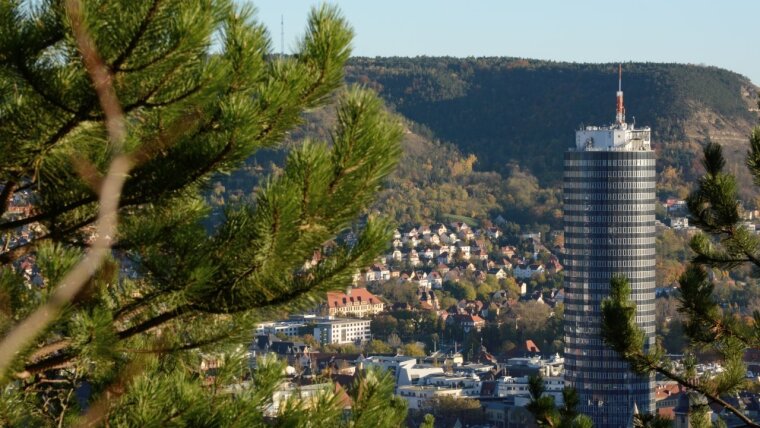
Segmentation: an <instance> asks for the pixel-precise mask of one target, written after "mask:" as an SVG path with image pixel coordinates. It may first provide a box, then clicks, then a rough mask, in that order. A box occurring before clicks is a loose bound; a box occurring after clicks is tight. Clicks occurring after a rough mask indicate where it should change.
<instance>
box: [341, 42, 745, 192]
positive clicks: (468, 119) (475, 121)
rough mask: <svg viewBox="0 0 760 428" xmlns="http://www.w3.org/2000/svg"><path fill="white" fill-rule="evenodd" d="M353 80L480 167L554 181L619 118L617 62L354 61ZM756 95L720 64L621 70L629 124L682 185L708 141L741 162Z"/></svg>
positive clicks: (629, 66)
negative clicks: (572, 156) (586, 141)
mask: <svg viewBox="0 0 760 428" xmlns="http://www.w3.org/2000/svg"><path fill="white" fill-rule="evenodd" d="M347 80H348V81H349V82H358V83H362V84H365V85H367V86H370V87H372V88H374V89H376V90H377V91H378V92H380V94H381V95H382V96H383V97H384V98H385V99H386V102H387V103H388V104H389V105H390V106H392V107H393V108H395V110H396V111H398V112H399V113H401V114H402V115H404V116H405V117H407V118H409V119H411V120H413V121H415V122H417V123H419V124H421V125H423V126H425V127H427V128H429V129H430V130H431V131H432V133H433V134H434V135H435V137H436V138H438V139H441V140H444V141H449V142H452V143H454V144H455V145H457V146H458V147H459V148H460V149H461V150H462V151H463V152H465V153H473V154H475V155H476V156H477V158H478V163H477V166H476V167H477V168H478V169H480V170H492V171H498V172H502V173H503V172H505V171H507V170H508V164H509V163H510V162H516V163H517V164H519V165H520V166H521V167H523V168H527V169H529V170H530V171H531V172H532V173H533V174H534V175H535V176H537V177H538V178H539V180H540V181H541V182H542V183H544V184H545V185H556V183H557V181H558V179H559V178H560V177H561V173H562V154H563V152H564V151H565V150H566V149H567V148H569V147H570V146H571V145H572V144H573V141H574V131H575V129H577V128H578V127H579V126H580V125H581V124H584V123H585V124H607V123H610V122H612V120H613V119H614V115H615V91H616V90H617V64H577V63H561V62H548V61H538V60H526V59H516V58H466V59H456V58H446V57H418V58H354V59H352V60H351V61H350V63H349V66H348V69H347ZM756 90H757V88H756V87H754V86H753V85H752V84H751V82H750V81H749V80H748V79H747V78H745V77H743V76H741V75H739V74H736V73H733V72H730V71H727V70H723V69H719V68H716V67H704V66H695V65H681V64H657V63H627V64H623V91H624V92H625V105H626V111H627V118H628V121H629V122H630V121H632V120H633V118H634V117H635V120H636V124H637V125H639V126H644V125H648V126H651V127H652V128H653V132H654V135H653V140H654V143H655V148H656V150H658V152H659V158H660V163H659V166H660V169H661V170H662V169H663V168H666V167H667V166H673V167H675V170H676V173H678V174H681V173H682V174H684V175H686V177H678V178H679V179H681V180H682V179H686V180H687V181H690V180H691V179H693V177H690V176H688V175H689V174H690V173H691V172H692V171H694V168H692V164H693V163H696V162H695V161H696V159H698V151H699V147H700V146H701V144H702V143H704V141H705V140H707V139H708V138H710V139H712V140H713V141H719V142H721V143H724V144H725V145H727V146H729V147H730V148H732V151H729V152H730V153H729V156H730V155H731V153H735V154H736V159H733V160H734V161H737V162H738V161H739V160H740V158H741V157H742V156H743V155H744V153H746V148H745V147H746V144H747V143H746V141H747V139H746V135H747V134H748V132H749V129H750V127H751V126H752V125H753V124H755V123H756V121H757V114H756V112H754V111H751V108H752V107H756V101H754V100H755V99H756ZM742 145H743V146H742ZM729 160H732V159H729ZM681 180H678V181H681Z"/></svg>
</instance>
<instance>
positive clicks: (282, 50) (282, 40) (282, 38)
mask: <svg viewBox="0 0 760 428" xmlns="http://www.w3.org/2000/svg"><path fill="white" fill-rule="evenodd" d="M280 56H281V57H282V56H285V15H280Z"/></svg>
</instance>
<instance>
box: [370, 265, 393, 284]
mask: <svg viewBox="0 0 760 428" xmlns="http://www.w3.org/2000/svg"><path fill="white" fill-rule="evenodd" d="M389 279H391V271H390V270H388V268H387V267H385V266H384V265H381V264H375V265H373V266H372V267H371V268H370V269H369V270H368V271H367V272H366V273H365V275H364V280H365V281H367V282H381V281H388V280H389Z"/></svg>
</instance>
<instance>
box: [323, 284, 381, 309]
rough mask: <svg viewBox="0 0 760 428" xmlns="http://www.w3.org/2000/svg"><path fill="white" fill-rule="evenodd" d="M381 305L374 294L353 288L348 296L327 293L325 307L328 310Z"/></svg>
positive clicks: (364, 289)
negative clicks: (328, 308)
mask: <svg viewBox="0 0 760 428" xmlns="http://www.w3.org/2000/svg"><path fill="white" fill-rule="evenodd" d="M377 303H382V302H381V301H380V299H379V298H378V297H377V296H375V295H374V294H372V293H370V292H369V291H367V289H366V288H353V289H351V290H349V294H346V293H341V292H335V291H333V292H328V293H327V306H328V307H330V308H345V307H350V306H356V305H374V304H377Z"/></svg>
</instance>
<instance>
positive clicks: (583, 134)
mask: <svg viewBox="0 0 760 428" xmlns="http://www.w3.org/2000/svg"><path fill="white" fill-rule="evenodd" d="M623 120H624V119H623ZM649 136H650V130H649V128H643V129H633V127H630V128H629V126H628V125H627V124H625V123H624V122H622V123H618V124H615V125H612V126H610V127H604V128H598V127H587V128H586V129H584V130H580V131H578V132H577V133H576V148H575V149H573V150H571V151H568V152H567V153H566V154H565V165H564V166H565V168H564V186H563V202H564V233H565V259H564V265H565V284H564V285H565V293H566V294H565V325H564V331H565V378H566V383H567V384H568V385H569V386H572V387H574V388H575V389H576V390H577V391H578V393H579V395H580V405H579V408H578V409H577V410H578V411H579V412H581V413H583V414H586V415H588V416H590V417H591V418H592V419H593V421H594V426H595V427H616V428H617V427H628V426H630V424H631V421H632V416H633V408H634V403H635V404H636V406H637V407H638V409H639V411H640V412H642V413H652V412H654V410H655V403H654V378H653V376H638V375H635V374H633V373H632V372H631V370H630V368H629V365H628V363H626V362H625V361H623V360H621V359H620V357H618V355H617V353H616V352H615V351H613V350H611V349H609V348H608V347H607V346H605V345H604V343H603V341H602V339H601V337H600V324H601V302H602V300H604V298H606V297H607V296H608V295H609V289H610V279H611V278H612V276H613V275H616V274H622V275H625V276H626V277H627V278H628V280H629V281H630V284H631V289H632V296H631V298H632V299H633V300H634V301H635V302H636V323H637V324H638V325H639V327H640V328H641V329H643V331H644V332H645V335H646V340H645V342H646V346H647V347H650V346H654V340H655V225H654V220H655V213H654V207H655V154H654V152H653V151H652V150H651V147H650V144H649Z"/></svg>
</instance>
